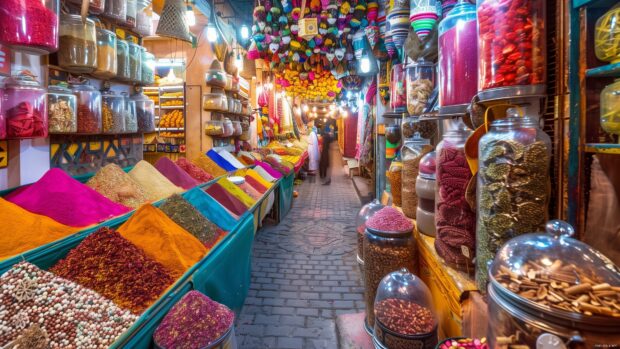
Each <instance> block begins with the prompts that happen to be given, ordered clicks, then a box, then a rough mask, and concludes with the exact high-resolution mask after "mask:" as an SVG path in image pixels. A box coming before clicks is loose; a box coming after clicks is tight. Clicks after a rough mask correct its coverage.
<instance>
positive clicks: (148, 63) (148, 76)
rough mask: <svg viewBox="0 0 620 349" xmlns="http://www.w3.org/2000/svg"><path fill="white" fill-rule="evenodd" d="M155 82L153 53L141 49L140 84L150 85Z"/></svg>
mask: <svg viewBox="0 0 620 349" xmlns="http://www.w3.org/2000/svg"><path fill="white" fill-rule="evenodd" d="M154 83H155V55H153V54H152V53H150V52H147V51H146V49H145V48H143V50H142V84H143V85H152V84H154Z"/></svg>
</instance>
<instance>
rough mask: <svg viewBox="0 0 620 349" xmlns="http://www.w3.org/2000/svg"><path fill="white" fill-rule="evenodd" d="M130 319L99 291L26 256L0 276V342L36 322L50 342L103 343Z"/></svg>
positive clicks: (68, 345)
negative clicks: (34, 262)
mask: <svg viewBox="0 0 620 349" xmlns="http://www.w3.org/2000/svg"><path fill="white" fill-rule="evenodd" d="M136 320H137V317H136V316H135V315H132V314H131V313H130V312H128V311H125V310H123V309H121V308H119V307H117V306H116V305H115V304H114V303H112V301H110V300H107V299H105V298H103V297H102V296H101V295H100V294H98V293H96V292H94V291H91V290H89V289H87V288H85V287H82V286H80V285H78V284H76V283H73V282H71V281H68V280H65V279H63V278H60V277H57V276H55V275H54V274H52V273H49V272H46V271H43V270H41V269H39V268H37V267H36V266H35V265H33V264H30V263H27V262H22V263H18V264H16V265H14V266H13V268H11V269H10V270H9V271H7V272H6V273H4V274H3V275H2V276H1V277H0V346H4V345H6V344H8V343H10V342H12V341H14V340H16V339H17V338H18V337H19V336H20V335H21V334H23V333H24V330H25V329H28V328H30V327H31V326H33V325H35V324H38V325H39V326H41V327H42V328H43V329H44V330H45V332H46V333H47V335H48V340H49V342H48V345H49V347H50V348H108V347H109V346H110V345H111V344H112V343H113V342H114V341H115V340H116V338H118V337H119V336H120V335H121V334H122V333H123V332H125V331H127V329H128V328H129V327H130V326H131V325H132V324H133V323H134V322H135V321H136Z"/></svg>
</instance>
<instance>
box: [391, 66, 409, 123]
mask: <svg viewBox="0 0 620 349" xmlns="http://www.w3.org/2000/svg"><path fill="white" fill-rule="evenodd" d="M406 75H407V74H406V70H405V64H394V66H393V67H392V80H391V88H390V106H391V107H392V110H393V111H394V112H397V113H403V112H406V111H407V78H406Z"/></svg>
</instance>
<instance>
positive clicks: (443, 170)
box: [435, 8, 476, 273]
mask: <svg viewBox="0 0 620 349" xmlns="http://www.w3.org/2000/svg"><path fill="white" fill-rule="evenodd" d="M455 10H456V8H455ZM455 10H452V11H453V12H454V11H455ZM451 13H452V12H451ZM444 129H445V130H447V131H446V133H445V134H444V136H443V140H442V141H441V142H440V143H439V144H438V145H437V150H436V151H437V174H436V176H437V177H436V178H437V183H436V186H437V192H436V193H435V227H436V229H437V233H436V235H437V238H436V239H435V250H436V251H437V254H438V255H439V256H440V257H442V258H443V259H444V261H445V263H446V264H448V265H450V266H451V267H453V268H456V269H458V270H462V271H465V272H468V273H472V272H473V271H474V268H473V258H474V255H475V253H476V250H475V248H476V235H475V234H476V214H475V213H474V210H473V209H472V207H471V206H470V204H469V202H468V201H467V198H466V192H467V187H468V185H470V181H471V180H472V173H471V170H470V169H469V165H468V164H467V159H466V157H465V150H464V147H465V141H466V140H467V138H468V137H469V135H470V134H471V131H470V130H469V129H468V128H467V127H466V126H465V124H463V122H462V121H461V120H456V121H446V122H445V127H444ZM456 237H458V238H456Z"/></svg>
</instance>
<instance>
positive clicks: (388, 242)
mask: <svg viewBox="0 0 620 349" xmlns="http://www.w3.org/2000/svg"><path fill="white" fill-rule="evenodd" d="M416 258H417V253H416V248H415V240H414V238H413V234H412V231H411V230H409V231H389V232H386V231H378V230H374V229H371V228H368V227H366V231H365V232H364V289H365V292H364V297H365V299H366V323H365V326H366V327H367V329H372V328H374V326H375V310H374V304H375V298H376V294H377V287H378V286H379V283H380V282H381V280H382V279H383V278H384V277H385V276H386V275H388V274H389V273H391V272H393V271H395V270H399V269H401V268H407V269H409V270H415V267H416V266H417V262H416ZM369 332H372V331H369Z"/></svg>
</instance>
